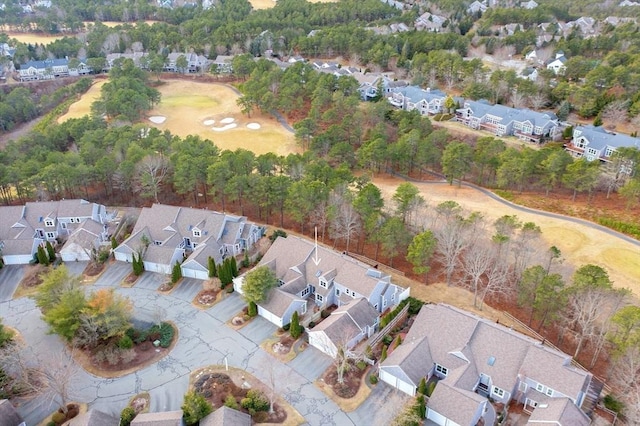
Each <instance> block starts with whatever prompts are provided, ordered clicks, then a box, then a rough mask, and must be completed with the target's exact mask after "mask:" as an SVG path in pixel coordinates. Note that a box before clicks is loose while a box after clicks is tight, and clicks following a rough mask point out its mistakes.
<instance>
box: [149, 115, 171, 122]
mask: <svg viewBox="0 0 640 426" xmlns="http://www.w3.org/2000/svg"><path fill="white" fill-rule="evenodd" d="M149 121H150V122H152V123H155V124H162V123H164V122H165V121H167V117H163V116H162V115H154V116H152V117H149Z"/></svg>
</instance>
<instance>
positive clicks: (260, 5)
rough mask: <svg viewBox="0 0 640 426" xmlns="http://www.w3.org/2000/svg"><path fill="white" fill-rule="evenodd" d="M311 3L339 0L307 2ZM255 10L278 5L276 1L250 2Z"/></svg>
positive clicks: (254, 0) (253, 0)
mask: <svg viewBox="0 0 640 426" xmlns="http://www.w3.org/2000/svg"><path fill="white" fill-rule="evenodd" d="M307 1H308V2H309V3H335V2H337V1H338V0H307ZM249 3H251V6H253V8H254V9H269V8H271V7H273V6H275V5H276V0H249Z"/></svg>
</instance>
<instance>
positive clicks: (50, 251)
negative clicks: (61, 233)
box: [45, 241, 56, 262]
mask: <svg viewBox="0 0 640 426" xmlns="http://www.w3.org/2000/svg"><path fill="white" fill-rule="evenodd" d="M45 247H46V249H47V256H48V257H49V262H53V261H54V260H56V251H55V250H54V249H53V246H52V245H51V242H50V241H47V244H46V245H45Z"/></svg>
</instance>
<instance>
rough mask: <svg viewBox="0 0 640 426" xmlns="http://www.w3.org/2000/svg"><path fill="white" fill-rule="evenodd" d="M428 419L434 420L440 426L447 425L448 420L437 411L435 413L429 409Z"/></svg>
mask: <svg viewBox="0 0 640 426" xmlns="http://www.w3.org/2000/svg"><path fill="white" fill-rule="evenodd" d="M427 419H429V420H433V422H434V423H436V424H439V425H440V426H445V425H446V424H447V418H446V417H445V416H443V415H442V414H440V413H438V412H437V411H433V410H430V409H428V408H427Z"/></svg>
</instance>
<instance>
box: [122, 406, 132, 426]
mask: <svg viewBox="0 0 640 426" xmlns="http://www.w3.org/2000/svg"><path fill="white" fill-rule="evenodd" d="M135 418H136V410H134V409H133V407H125V408H124V410H122V413H120V426H129V425H130V424H131V421H132V420H133V419H135Z"/></svg>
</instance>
